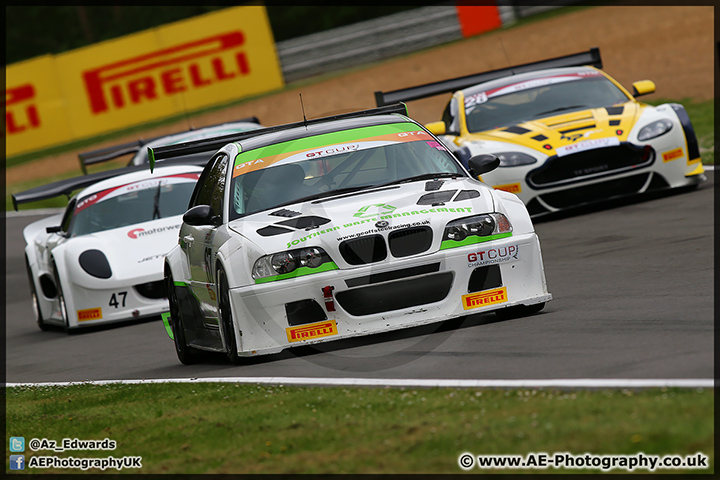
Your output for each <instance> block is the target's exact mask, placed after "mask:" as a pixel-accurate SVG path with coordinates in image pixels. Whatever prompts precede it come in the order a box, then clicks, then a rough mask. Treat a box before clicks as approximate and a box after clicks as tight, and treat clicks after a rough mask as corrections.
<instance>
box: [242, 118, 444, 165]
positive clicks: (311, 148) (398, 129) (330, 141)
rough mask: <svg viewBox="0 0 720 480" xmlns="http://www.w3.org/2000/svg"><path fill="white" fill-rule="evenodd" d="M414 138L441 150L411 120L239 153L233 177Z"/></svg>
mask: <svg viewBox="0 0 720 480" xmlns="http://www.w3.org/2000/svg"><path fill="white" fill-rule="evenodd" d="M417 141H424V142H427V143H428V145H429V146H431V147H434V148H438V149H440V150H445V147H443V146H442V145H441V144H439V143H438V142H437V141H436V140H435V139H434V138H433V137H432V136H431V135H429V134H428V133H427V132H425V131H422V130H418V128H417V125H414V124H412V123H395V124H390V125H377V126H371V127H363V128H357V129H352V130H347V131H339V132H333V133H326V134H323V135H317V136H313V137H307V138H302V139H299V140H291V141H288V142H283V143H279V144H276V145H270V146H268V147H263V148H258V149H254V150H249V151H247V152H243V153H240V154H239V155H238V156H237V157H236V158H235V163H234V167H233V178H234V177H238V176H240V175H245V174H247V173H250V172H254V171H256V170H261V169H263V168H267V167H270V166H277V165H283V164H287V163H294V162H299V161H303V160H310V159H317V158H323V157H329V156H333V155H338V154H343V153H350V152H354V151H361V150H366V149H370V148H376V147H381V146H385V145H391V144H394V143H406V142H417Z"/></svg>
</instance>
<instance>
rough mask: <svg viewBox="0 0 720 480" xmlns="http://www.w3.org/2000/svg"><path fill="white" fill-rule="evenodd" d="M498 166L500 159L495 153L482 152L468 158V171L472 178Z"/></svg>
mask: <svg viewBox="0 0 720 480" xmlns="http://www.w3.org/2000/svg"><path fill="white" fill-rule="evenodd" d="M499 166H500V159H499V158H498V157H496V156H495V155H489V154H485V153H482V154H480V155H475V156H474V157H471V158H470V160H468V171H469V172H470V175H472V176H473V177H474V178H477V177H479V176H480V175H482V174H483V173H487V172H491V171H493V170H495V169H496V168H497V167H499Z"/></svg>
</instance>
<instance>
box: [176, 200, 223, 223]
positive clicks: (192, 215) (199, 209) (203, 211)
mask: <svg viewBox="0 0 720 480" xmlns="http://www.w3.org/2000/svg"><path fill="white" fill-rule="evenodd" d="M183 222H185V223H187V224H188V225H192V226H193V227H202V226H210V225H211V226H213V227H217V226H219V225H220V224H222V220H221V219H220V215H213V212H212V209H211V208H210V205H195V206H194V207H193V208H191V209H190V210H188V211H187V212H185V214H184V215H183Z"/></svg>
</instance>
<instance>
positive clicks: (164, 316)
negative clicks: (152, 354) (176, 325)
mask: <svg viewBox="0 0 720 480" xmlns="http://www.w3.org/2000/svg"><path fill="white" fill-rule="evenodd" d="M160 316H161V317H162V321H163V325H165V331H166V332H167V334H168V336H169V337H170V340H175V336H174V335H173V331H172V327H170V312H165V313H163V314H162V315H160Z"/></svg>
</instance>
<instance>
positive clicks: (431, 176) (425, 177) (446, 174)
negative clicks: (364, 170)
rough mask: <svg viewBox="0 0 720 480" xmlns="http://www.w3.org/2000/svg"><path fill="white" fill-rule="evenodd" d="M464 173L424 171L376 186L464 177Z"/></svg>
mask: <svg viewBox="0 0 720 480" xmlns="http://www.w3.org/2000/svg"><path fill="white" fill-rule="evenodd" d="M462 176H463V175H462V174H460V173H450V172H442V173H423V174H421V175H415V176H414V177H407V178H401V179H399V180H393V181H392V182H387V183H383V184H381V185H376V187H386V186H388V185H397V184H398V183H410V182H418V181H420V180H433V179H435V178H449V177H452V178H456V177H462Z"/></svg>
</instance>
